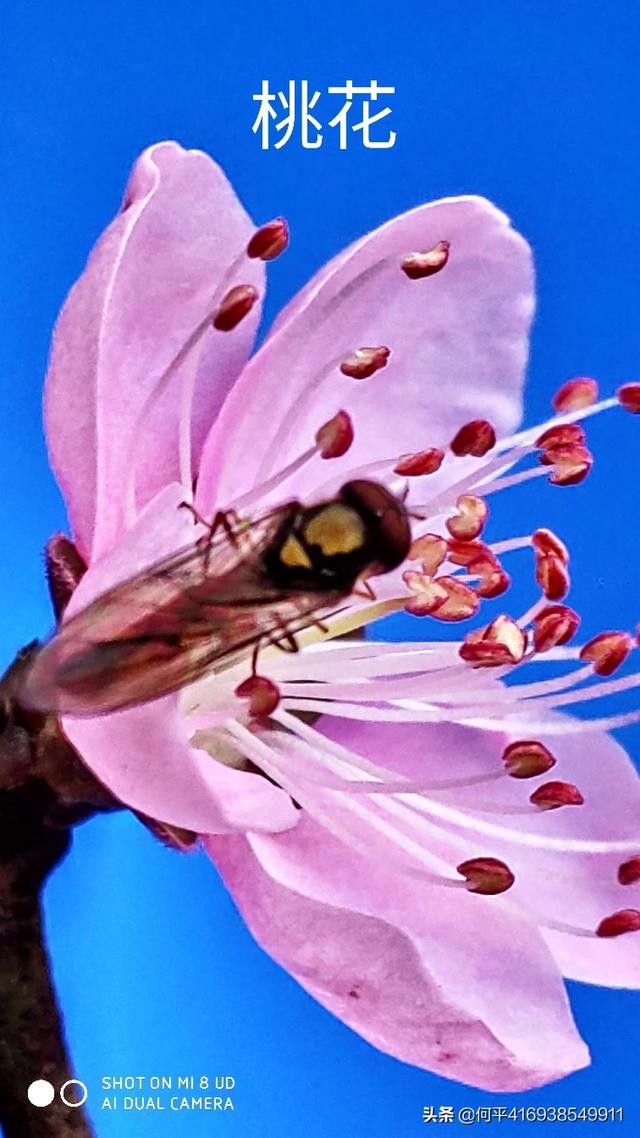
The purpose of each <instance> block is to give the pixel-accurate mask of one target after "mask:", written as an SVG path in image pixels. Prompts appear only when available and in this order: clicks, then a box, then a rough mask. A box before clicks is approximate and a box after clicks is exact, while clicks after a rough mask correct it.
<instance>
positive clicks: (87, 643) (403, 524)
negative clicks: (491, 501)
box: [19, 480, 410, 715]
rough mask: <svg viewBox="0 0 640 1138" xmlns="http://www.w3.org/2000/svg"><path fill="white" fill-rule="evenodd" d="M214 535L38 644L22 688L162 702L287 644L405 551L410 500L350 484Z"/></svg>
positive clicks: (77, 702) (30, 699)
mask: <svg viewBox="0 0 640 1138" xmlns="http://www.w3.org/2000/svg"><path fill="white" fill-rule="evenodd" d="M220 517H221V518H222V521H223V523H224V528H225V529H226V530H227V536H226V538H224V537H221V535H220V534H218V536H217V537H214V527H215V523H214V524H213V525H212V526H210V527H209V533H208V534H206V535H205V536H204V537H201V538H199V539H198V540H197V541H196V542H195V543H193V544H192V545H190V546H188V547H187V548H185V549H182V550H180V551H179V552H177V553H175V554H173V555H171V556H169V557H167V558H165V559H164V560H162V561H159V562H157V563H156V564H155V565H152V566H151V567H150V568H148V569H146V570H144V571H143V572H141V573H139V574H137V575H136V576H134V577H131V578H129V579H128V580H126V581H123V582H122V583H121V584H118V585H115V586H114V587H113V588H111V589H109V590H108V591H107V592H106V593H104V594H103V595H102V596H99V597H97V598H96V599H95V600H93V601H92V602H91V603H90V604H89V605H88V606H87V607H86V608H85V609H83V610H82V611H80V612H78V613H77V614H75V615H73V616H72V617H70V618H69V619H68V620H67V621H65V622H64V623H63V624H62V625H61V627H60V628H59V629H58V631H57V632H56V633H55V634H54V635H53V637H52V638H51V639H50V640H49V641H48V642H47V643H46V644H45V645H44V646H43V647H42V648H41V649H40V650H39V651H38V653H37V654H36V656H35V658H34V660H33V662H32V663H31V665H30V666H29V668H28V670H27V673H26V675H25V677H24V680H23V683H22V690H21V691H20V693H19V699H20V702H21V703H23V705H25V706H27V707H32V708H35V709H38V710H41V711H55V712H58V713H60V714H65V715H97V714H103V713H108V712H112V711H118V710H120V709H122V708H126V707H131V706H133V705H135V704H139V703H145V702H147V701H148V700H152V699H158V698H159V697H160V696H163V695H167V694H168V693H169V692H172V691H176V690H177V689H178V688H181V687H183V686H185V685H186V684H189V683H191V682H193V681H194V680H196V679H197V678H198V677H199V676H201V675H203V674H204V673H205V672H207V671H208V670H210V669H212V668H214V667H215V666H216V665H219V666H226V665H228V664H230V663H232V662H234V661H235V660H236V658H239V657H241V656H242V655H243V654H244V653H246V652H247V651H249V650H251V649H255V650H257V649H259V648H260V646H264V645H267V644H278V645H280V646H283V641H288V642H289V644H290V645H292V646H293V647H295V641H294V640H293V638H294V636H295V634H296V632H300V631H301V630H302V629H303V628H305V627H307V626H308V625H309V624H312V623H314V621H316V620H317V614H318V613H320V612H321V611H322V610H330V609H331V608H332V607H333V606H335V605H336V604H337V603H339V602H340V601H342V600H344V599H345V598H346V597H347V596H348V595H349V594H350V593H351V592H352V591H353V589H354V587H355V586H356V584H357V582H358V580H359V579H366V577H368V576H373V575H375V574H379V573H386V572H388V571H389V570H391V569H395V568H396V567H397V566H398V565H399V564H400V563H401V562H402V561H404V559H405V557H406V556H407V553H408V551H409V545H410V526H409V520H408V515H407V511H406V510H405V507H404V505H403V504H402V502H401V501H399V500H398V499H397V498H396V497H394V495H393V494H391V493H390V492H389V491H388V490H386V489H385V488H384V487H383V486H381V485H379V484H378V483H376V482H369V481H365V480H356V481H352V482H347V483H346V484H345V485H344V486H343V487H342V489H341V490H340V492H339V493H338V494H337V495H336V497H335V498H332V499H330V500H328V501H324V502H321V503H320V504H318V505H315V506H303V505H302V504H301V503H300V502H297V501H290V502H288V503H286V504H285V505H282V506H280V507H278V508H277V509H275V510H273V511H271V512H270V513H268V514H266V515H265V516H264V517H262V518H260V519H258V520H255V521H252V522H246V523H242V522H240V523H238V524H237V525H236V526H235V527H233V526H231V525H230V523H229V520H228V515H226V516H225V515H220Z"/></svg>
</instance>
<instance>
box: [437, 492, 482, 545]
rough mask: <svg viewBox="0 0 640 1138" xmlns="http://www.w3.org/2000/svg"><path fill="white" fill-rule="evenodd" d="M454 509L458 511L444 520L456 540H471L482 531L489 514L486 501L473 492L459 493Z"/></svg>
mask: <svg viewBox="0 0 640 1138" xmlns="http://www.w3.org/2000/svg"><path fill="white" fill-rule="evenodd" d="M456 509H457V510H458V511H459V512H458V513H457V514H454V516H453V517H451V518H447V520H446V522H445V525H446V527H447V529H448V530H449V533H450V534H451V536H452V537H453V538H455V540H456V541H473V540H474V538H476V537H478V536H479V535H480V534H481V533H482V531H483V529H484V526H485V522H486V520H487V518H488V516H489V507H488V506H487V503H486V502H485V500H484V498H478V497H476V495H475V494H461V495H460V497H459V498H458V500H457V502H456Z"/></svg>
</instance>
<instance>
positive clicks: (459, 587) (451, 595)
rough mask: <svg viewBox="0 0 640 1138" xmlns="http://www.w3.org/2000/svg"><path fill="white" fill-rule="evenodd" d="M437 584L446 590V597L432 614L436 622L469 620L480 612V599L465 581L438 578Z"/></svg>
mask: <svg viewBox="0 0 640 1138" xmlns="http://www.w3.org/2000/svg"><path fill="white" fill-rule="evenodd" d="M437 584H438V585H439V586H440V588H441V589H444V591H445V593H446V597H445V599H444V601H443V602H442V604H439V605H438V607H437V608H436V609H435V610H434V612H433V613H432V616H433V617H434V618H435V619H436V620H446V621H459V620H468V619H469V617H470V616H473V615H474V614H475V613H476V612H477V611H478V608H479V601H478V597H477V595H476V593H475V592H474V591H473V589H470V588H469V586H468V585H465V584H464V582H463V581H458V580H456V578H455V577H438V579H437Z"/></svg>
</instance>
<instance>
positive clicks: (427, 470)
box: [393, 447, 444, 478]
mask: <svg viewBox="0 0 640 1138" xmlns="http://www.w3.org/2000/svg"><path fill="white" fill-rule="evenodd" d="M443 460H444V451H441V450H438V447H429V448H428V449H427V450H419V451H417V452H416V454H403V455H402V457H401V458H399V459H398V462H397V463H396V465H395V466H394V468H393V473H394V474H402V475H404V476H405V477H406V478H412V477H414V476H415V475H418V474H435V472H436V470H439V469H440V467H441V466H442V463H443Z"/></svg>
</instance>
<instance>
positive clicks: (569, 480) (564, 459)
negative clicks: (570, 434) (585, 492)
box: [539, 446, 593, 486]
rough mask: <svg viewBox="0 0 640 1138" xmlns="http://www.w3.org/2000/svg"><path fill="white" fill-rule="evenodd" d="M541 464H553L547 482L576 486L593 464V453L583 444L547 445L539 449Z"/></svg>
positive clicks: (555, 484) (556, 484)
mask: <svg viewBox="0 0 640 1138" xmlns="http://www.w3.org/2000/svg"><path fill="white" fill-rule="evenodd" d="M539 461H540V462H541V463H542V465H543V466H553V472H552V473H551V474H550V475H549V482H551V483H553V485H554V486H577V485H578V483H579V482H583V481H584V479H585V478H586V477H587V474H588V473H589V471H590V470H591V467H592V466H593V455H592V453H591V451H590V450H587V448H586V447H583V446H562V447H548V448H547V450H544V451H541V453H540V455H539Z"/></svg>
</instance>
